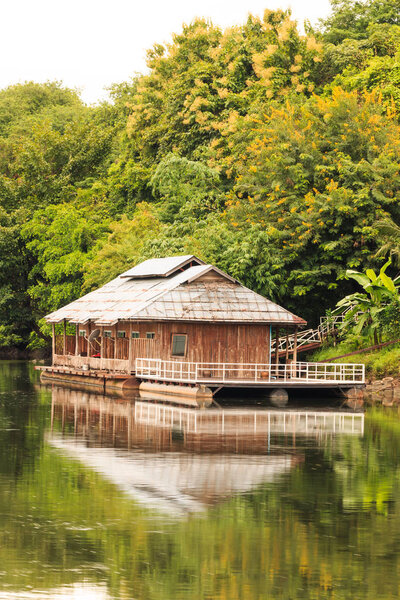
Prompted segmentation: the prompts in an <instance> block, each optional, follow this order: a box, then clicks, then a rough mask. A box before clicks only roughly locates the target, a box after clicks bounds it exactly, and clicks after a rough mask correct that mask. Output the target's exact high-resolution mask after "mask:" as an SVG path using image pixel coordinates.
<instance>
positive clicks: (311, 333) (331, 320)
mask: <svg viewBox="0 0 400 600" xmlns="http://www.w3.org/2000/svg"><path fill="white" fill-rule="evenodd" d="M344 318H345V313H343V314H341V315H335V316H330V317H321V318H320V324H319V325H318V327H317V328H316V329H305V330H304V331H299V332H298V333H297V352H298V353H299V352H307V351H309V350H315V349H316V348H319V346H321V344H322V342H323V341H324V339H325V338H326V337H327V336H328V335H329V334H332V333H333V332H334V331H335V330H336V329H337V327H338V325H339V324H341V323H343V321H344ZM294 338H295V336H294V333H292V334H290V335H288V336H283V337H280V338H279V346H278V352H279V356H285V354H286V351H287V350H288V352H289V353H291V352H293V350H294ZM275 346H276V340H275V339H273V340H271V352H273V353H274V352H275Z"/></svg>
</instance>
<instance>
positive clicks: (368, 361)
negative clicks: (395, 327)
mask: <svg viewBox="0 0 400 600" xmlns="http://www.w3.org/2000/svg"><path fill="white" fill-rule="evenodd" d="M353 351H354V346H352V345H350V344H349V343H346V342H341V343H340V344H338V345H337V346H326V347H323V348H320V349H319V350H317V351H316V352H314V353H313V354H312V355H310V356H308V360H310V361H313V362H314V361H315V362H319V361H321V360H326V359H328V358H334V357H335V356H340V355H342V354H348V353H349V352H353ZM335 362H340V363H363V364H364V365H365V370H366V374H367V377H368V378H381V377H387V376H392V377H400V344H393V346H388V347H387V348H382V349H380V350H374V351H373V352H365V353H362V354H355V355H354V356H346V357H345V358H340V359H338V360H337V361H335Z"/></svg>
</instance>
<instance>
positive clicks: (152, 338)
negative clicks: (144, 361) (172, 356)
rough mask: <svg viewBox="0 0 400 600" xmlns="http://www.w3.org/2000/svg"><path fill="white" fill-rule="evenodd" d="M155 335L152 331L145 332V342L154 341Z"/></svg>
mask: <svg viewBox="0 0 400 600" xmlns="http://www.w3.org/2000/svg"><path fill="white" fill-rule="evenodd" d="M155 337H156V334H155V332H154V331H146V340H154V339H155Z"/></svg>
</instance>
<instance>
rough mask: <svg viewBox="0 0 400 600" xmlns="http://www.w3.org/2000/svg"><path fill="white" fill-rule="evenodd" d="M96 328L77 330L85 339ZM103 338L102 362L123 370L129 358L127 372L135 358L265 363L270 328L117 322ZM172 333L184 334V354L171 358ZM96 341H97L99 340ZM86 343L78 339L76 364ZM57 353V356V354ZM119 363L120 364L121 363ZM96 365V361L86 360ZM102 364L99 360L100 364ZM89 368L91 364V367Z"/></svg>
mask: <svg viewBox="0 0 400 600" xmlns="http://www.w3.org/2000/svg"><path fill="white" fill-rule="evenodd" d="M95 328H96V326H95V325H94V324H86V325H79V331H85V336H86V337H88V336H89V335H90V331H93V330H94V329H95ZM99 329H100V331H101V335H102V336H103V356H102V358H103V359H110V364H111V360H113V363H114V361H115V364H118V366H120V367H123V368H124V369H125V368H126V366H127V365H126V362H125V361H127V360H128V358H129V351H130V354H131V356H130V362H129V370H130V371H134V369H135V360H136V358H161V359H163V360H176V361H182V360H183V361H192V362H217V363H269V362H270V360H271V357H270V327H269V325H263V324H257V323H255V324H246V325H238V324H234V323H176V322H156V321H146V322H140V323H135V322H132V323H130V322H123V321H122V322H119V323H118V324H117V325H114V326H110V327H106V326H104V327H100V328H99ZM104 331H111V338H109V337H104ZM118 331H125V336H126V337H125V338H119V337H118V336H117V334H118ZM133 331H136V332H138V333H139V338H133V339H132V332H133ZM148 333H149V334H150V333H154V339H148V338H147V334H148ZM173 334H178V335H186V336H187V344H186V355H185V356H184V357H180V356H177V357H174V356H172V336H173ZM99 342H100V340H99ZM88 345H89V344H88V342H87V340H86V339H85V337H79V338H78V356H77V357H76V359H77V363H79V364H80V363H81V362H85V361H82V358H81V357H84V356H85V355H86V356H87V354H88V350H87V348H88ZM91 346H92V348H91V349H89V357H88V358H90V357H91V356H92V355H93V354H95V353H97V352H98V351H99V349H100V344H98V343H96V344H95V346H96V347H95V348H94V345H93V344H92V345H91ZM62 347H63V346H62V337H61V339H58V336H57V339H56V350H57V351H56V354H57V360H56V361H55V364H58V365H60V364H63V359H62V356H61V355H62ZM67 348H68V352H67V354H69V355H72V354H75V337H74V336H67ZM60 353H61V354H60ZM71 361H72V362H74V360H73V359H71V358H70V356H69V357H68V360H66V361H65V364H69V365H70V364H71ZM122 361H123V362H122ZM86 362H88V363H90V364H91V363H93V364H94V365H96V364H97V363H96V361H94V362H93V360H88V361H86ZM102 363H103V361H102ZM91 366H92V364H91Z"/></svg>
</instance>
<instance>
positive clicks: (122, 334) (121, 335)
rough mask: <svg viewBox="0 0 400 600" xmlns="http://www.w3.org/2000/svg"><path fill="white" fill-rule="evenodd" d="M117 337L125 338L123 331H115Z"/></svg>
mask: <svg viewBox="0 0 400 600" xmlns="http://www.w3.org/2000/svg"><path fill="white" fill-rule="evenodd" d="M117 337H119V338H124V337H125V331H117Z"/></svg>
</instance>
